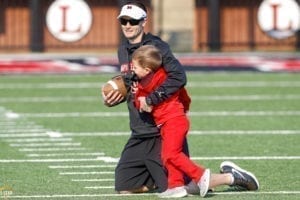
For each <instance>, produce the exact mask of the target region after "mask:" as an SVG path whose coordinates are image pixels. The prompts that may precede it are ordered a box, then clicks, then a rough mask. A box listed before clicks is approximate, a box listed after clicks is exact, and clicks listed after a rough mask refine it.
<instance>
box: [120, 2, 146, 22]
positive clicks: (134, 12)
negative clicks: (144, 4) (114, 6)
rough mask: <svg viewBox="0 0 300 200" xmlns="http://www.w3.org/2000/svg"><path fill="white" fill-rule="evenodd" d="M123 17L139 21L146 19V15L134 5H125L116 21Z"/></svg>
mask: <svg viewBox="0 0 300 200" xmlns="http://www.w3.org/2000/svg"><path fill="white" fill-rule="evenodd" d="M123 16H128V17H130V18H132V19H136V20H139V19H143V18H146V17H147V13H146V12H145V11H144V10H143V9H142V8H140V7H138V6H136V5H131V4H126V5H125V6H123V7H122V9H121V12H120V15H119V16H118V19H119V18H121V17H123Z"/></svg>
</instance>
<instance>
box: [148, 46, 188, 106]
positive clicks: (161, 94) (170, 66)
mask: <svg viewBox="0 0 300 200" xmlns="http://www.w3.org/2000/svg"><path fill="white" fill-rule="evenodd" d="M155 46H157V47H158V48H159V49H160V50H161V53H162V55H163V67H164V68H165V70H166V72H167V79H166V80H165V81H164V83H162V85H160V86H159V87H158V88H157V89H156V90H155V91H153V92H152V93H151V94H149V95H148V96H147V97H146V103H147V104H148V105H157V104H159V103H161V102H163V101H164V100H166V99H168V98H169V97H170V96H172V95H173V94H174V93H175V92H176V91H177V90H179V89H180V88H182V87H183V86H184V85H185V84H186V82H187V77H186V73H185V71H184V68H183V66H182V65H181V64H180V63H179V61H178V60H177V59H176V58H175V57H174V55H173V53H172V52H171V50H170V48H169V46H168V45H167V44H166V43H160V44H156V45H155Z"/></svg>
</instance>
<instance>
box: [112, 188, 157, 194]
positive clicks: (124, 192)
mask: <svg viewBox="0 0 300 200" xmlns="http://www.w3.org/2000/svg"><path fill="white" fill-rule="evenodd" d="M152 189H154V187H153V188H149V187H147V186H142V187H141V188H137V189H133V190H124V191H117V192H118V193H119V194H133V193H145V192H149V191H150V190H152Z"/></svg>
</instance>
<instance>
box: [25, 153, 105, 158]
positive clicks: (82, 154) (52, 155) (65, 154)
mask: <svg viewBox="0 0 300 200" xmlns="http://www.w3.org/2000/svg"><path fill="white" fill-rule="evenodd" d="M103 155H104V153H103V152H94V153H49V154H36V153H34V154H27V155H26V156H27V157H59V156H103Z"/></svg>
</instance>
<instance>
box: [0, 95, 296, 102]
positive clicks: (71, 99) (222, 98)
mask: <svg viewBox="0 0 300 200" xmlns="http://www.w3.org/2000/svg"><path fill="white" fill-rule="evenodd" d="M191 98H192V99H193V100H198V101H200V100H202V101H207V100H209V101H260V100H297V99H300V95H296V94H284V95H272V94H269V95H258V94H257V95H210V96H208V95H206V96H205V95H204V96H203V95H201V96H196V95H192V96H191ZM99 100H100V97H95V96H81V97H76V98H75V97H51V96H49V97H2V98H1V99H0V103H45V102H47V103H48V102H49V103H51V102H52V103H54V102H55V103H59V102H95V101H96V102H97V101H99Z"/></svg>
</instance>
